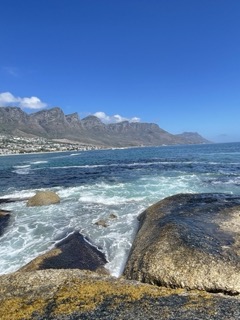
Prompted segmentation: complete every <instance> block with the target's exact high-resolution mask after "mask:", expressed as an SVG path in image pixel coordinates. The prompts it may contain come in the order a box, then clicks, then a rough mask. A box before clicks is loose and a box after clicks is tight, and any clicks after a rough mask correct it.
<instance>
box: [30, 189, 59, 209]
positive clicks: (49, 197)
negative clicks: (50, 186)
mask: <svg viewBox="0 0 240 320" xmlns="http://www.w3.org/2000/svg"><path fill="white" fill-rule="evenodd" d="M59 202H60V198H59V196H58V195H57V194H56V193H55V192H53V191H39V192H37V194H35V196H33V197H31V198H30V199H29V200H28V202H27V206H28V207H34V206H46V205H50V204H56V203H59Z"/></svg>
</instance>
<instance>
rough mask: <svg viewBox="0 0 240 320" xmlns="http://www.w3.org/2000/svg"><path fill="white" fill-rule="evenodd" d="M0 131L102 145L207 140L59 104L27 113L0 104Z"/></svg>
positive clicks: (149, 124) (125, 145) (156, 144)
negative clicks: (107, 121)
mask: <svg viewBox="0 0 240 320" xmlns="http://www.w3.org/2000/svg"><path fill="white" fill-rule="evenodd" d="M0 134H11V135H14V136H29V135H31V136H36V137H43V138H47V139H70V140H73V141H78V142H82V143H86V144H95V145H99V146H105V147H130V146H159V145H175V144H201V143H209V141H208V140H206V139H205V138H203V137H202V136H200V135H199V134H198V133H196V132H193V133H192V132H187V133H186V132H185V133H182V134H177V135H174V134H171V133H169V132H167V131H165V130H164V129H162V128H160V127H159V126H158V125H157V124H155V123H145V122H129V121H122V122H118V123H110V124H105V123H103V122H102V121H101V120H100V119H99V118H97V117H96V116H94V115H89V116H87V117H85V118H83V119H80V117H79V115H78V113H77V112H75V113H72V114H67V115H65V114H64V112H63V110H62V109H61V108H59V107H54V108H51V109H45V110H41V111H37V112H34V113H31V114H27V113H26V112H24V111H23V110H22V109H21V108H19V107H0Z"/></svg>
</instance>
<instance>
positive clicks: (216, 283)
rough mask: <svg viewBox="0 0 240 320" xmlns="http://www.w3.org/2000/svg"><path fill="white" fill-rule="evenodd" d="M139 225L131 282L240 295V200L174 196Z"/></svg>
mask: <svg viewBox="0 0 240 320" xmlns="http://www.w3.org/2000/svg"><path fill="white" fill-rule="evenodd" d="M139 221H140V226H139V231H138V233H137V236H136V238H135V240H134V243H133V246H132V250H131V253H130V256H129V259H128V262H127V265H126V268H125V271H124V274H125V276H126V277H127V278H128V279H135V280H139V281H142V282H147V283H152V284H157V285H163V286H168V287H173V288H177V287H183V288H188V289H200V290H206V291H210V292H224V293H228V294H239V293H240V196H239V197H238V196H231V195H227V194H180V195H175V196H172V197H169V198H166V199H164V200H162V201H160V202H158V203H156V204H154V205H153V206H151V207H149V208H148V209H147V210H146V211H144V212H143V213H142V214H141V215H140V216H139Z"/></svg>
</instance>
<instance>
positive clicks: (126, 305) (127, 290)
mask: <svg viewBox="0 0 240 320" xmlns="http://www.w3.org/2000/svg"><path fill="white" fill-rule="evenodd" d="M139 221H140V223H139V231H138V233H137V235H136V238H135V240H134V243H133V246H132V250H131V253H130V255H129V259H128V262H127V264H126V268H125V271H124V275H123V276H122V277H120V278H118V279H117V278H114V277H111V276H109V275H107V274H106V267H105V264H106V262H107V260H106V258H105V256H104V253H103V252H102V251H101V249H99V248H97V247H95V246H94V245H93V244H92V243H91V241H90V240H89V239H85V238H84V237H83V236H82V235H81V234H80V233H79V232H77V231H76V232H74V233H72V234H70V235H68V236H66V237H65V239H64V240H63V241H60V242H59V243H58V245H57V246H56V247H55V248H53V249H52V250H50V251H49V252H47V253H46V254H44V255H42V256H40V257H38V258H36V259H34V260H33V261H32V262H30V263H29V264H28V265H26V266H25V267H23V268H21V269H20V270H19V271H17V272H15V273H12V274H8V275H2V276H1V277H0V318H1V319H3V320H8V319H9V320H10V319H11V320H12V319H14V320H20V319H21V320H23V319H24V320H27V319H35V320H43V319H50V320H51V319H56V320H75V319H91V320H92V319H106V320H107V319H108V320H110V319H111V320H112V319H120V320H121V319H128V320H131V319H134V320H136V319H140V320H141V319H144V320H145V319H164V320H170V319H171V320H175V319H180V320H183V319H184V320H186V319H195V320H200V319H201V320H203V319H211V320H220V319H221V320H222V319H224V320H229V319H233V320H235V319H236V320H237V319H239V318H240V308H239V306H240V295H239V293H240V292H239V280H240V274H239V271H240V251H239V244H240V242H239V240H240V237H239V235H240V229H239V227H240V196H239V197H238V196H231V195H226V194H180V195H175V196H172V197H169V198H166V199H164V200H162V201H160V202H158V203H156V204H155V205H153V206H151V207H149V208H148V209H147V210H146V211H144V212H143V213H142V214H141V215H140V217H139ZM143 282H148V283H143Z"/></svg>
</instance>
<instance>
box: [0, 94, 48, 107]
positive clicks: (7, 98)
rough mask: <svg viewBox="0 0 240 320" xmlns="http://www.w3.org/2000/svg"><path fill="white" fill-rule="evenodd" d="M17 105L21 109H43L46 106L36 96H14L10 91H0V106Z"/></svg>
mask: <svg viewBox="0 0 240 320" xmlns="http://www.w3.org/2000/svg"><path fill="white" fill-rule="evenodd" d="M11 105H14V106H17V107H20V108H22V109H25V108H26V109H35V110H36V109H43V108H45V107H47V104H46V103H44V102H42V101H41V100H40V99H39V98H37V97H30V98H28V97H24V98H20V97H15V96H14V95H13V94H11V93H10V92H2V93H0V106H2V107H4V106H11Z"/></svg>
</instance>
